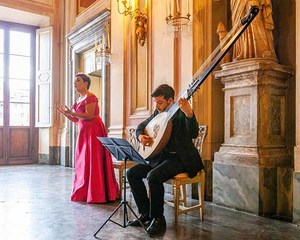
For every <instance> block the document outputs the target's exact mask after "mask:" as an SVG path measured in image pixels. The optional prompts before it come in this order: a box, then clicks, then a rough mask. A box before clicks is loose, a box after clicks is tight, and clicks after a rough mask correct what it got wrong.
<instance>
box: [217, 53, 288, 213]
mask: <svg viewBox="0 0 300 240" xmlns="http://www.w3.org/2000/svg"><path fill="white" fill-rule="evenodd" d="M291 74H293V70H292V69H291V68H290V67H286V66H283V65H280V64H278V63H277V62H274V61H270V60H264V59H251V60H250V59H249V60H242V61H238V62H232V63H227V64H224V65H222V70H221V71H217V72H216V73H215V78H216V79H221V81H222V82H223V84H224V89H223V90H224V95H225V120H224V121H225V130H224V131H225V132H224V144H222V146H221V148H220V150H219V151H218V152H216V153H215V161H214V165H213V201H214V202H215V203H217V204H220V205H224V206H227V207H231V208H235V209H239V210H243V211H247V212H251V213H255V214H259V215H264V216H278V215H279V216H280V213H281V212H285V213H284V216H282V217H283V218H290V217H291V216H292V201H291V198H292V184H291V183H292V178H293V175H292V173H293V171H292V167H293V163H292V159H291V157H290V155H289V153H288V151H287V148H286V111H288V106H286V89H287V80H288V78H289V77H290V76H291ZM285 215H287V216H285Z"/></svg>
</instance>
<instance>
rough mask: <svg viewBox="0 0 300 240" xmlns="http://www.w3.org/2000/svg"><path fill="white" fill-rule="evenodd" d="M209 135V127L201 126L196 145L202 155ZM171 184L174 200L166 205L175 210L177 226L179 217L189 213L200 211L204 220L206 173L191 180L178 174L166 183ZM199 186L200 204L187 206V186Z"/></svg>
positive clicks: (202, 172)
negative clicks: (207, 134)
mask: <svg viewBox="0 0 300 240" xmlns="http://www.w3.org/2000/svg"><path fill="white" fill-rule="evenodd" d="M206 133H207V126H199V135H198V137H197V138H196V139H194V144H195V146H196V148H197V149H198V151H199V154H200V156H201V155H202V146H203V142H204V139H205V136H206ZM165 183H166V184H171V185H172V187H173V194H174V195H173V200H165V203H166V204H168V205H170V206H172V207H174V208H175V225H177V223H178V216H179V215H180V214H183V213H187V212H189V211H194V210H199V212H200V220H203V213H204V186H205V172H204V170H202V171H200V172H198V174H197V175H196V176H195V177H193V178H189V177H188V175H187V173H180V174H177V175H176V176H175V177H173V178H171V179H170V180H168V181H166V182H165ZM193 183H196V184H198V197H199V202H198V204H196V205H192V206H189V207H188V206H187V201H186V184H193Z"/></svg>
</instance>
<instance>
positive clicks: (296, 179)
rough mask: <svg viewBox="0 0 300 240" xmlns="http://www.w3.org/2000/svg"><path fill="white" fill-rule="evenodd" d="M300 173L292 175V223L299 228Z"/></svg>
mask: <svg viewBox="0 0 300 240" xmlns="http://www.w3.org/2000/svg"><path fill="white" fill-rule="evenodd" d="M299 189H300V172H294V174H293V222H294V223H295V224H297V225H299V226H300V191H299Z"/></svg>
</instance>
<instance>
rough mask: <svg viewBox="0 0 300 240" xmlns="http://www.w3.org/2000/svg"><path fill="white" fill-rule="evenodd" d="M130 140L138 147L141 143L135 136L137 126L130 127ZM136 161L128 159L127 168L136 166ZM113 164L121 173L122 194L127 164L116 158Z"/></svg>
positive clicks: (120, 186)
mask: <svg viewBox="0 0 300 240" xmlns="http://www.w3.org/2000/svg"><path fill="white" fill-rule="evenodd" d="M129 142H130V144H131V145H132V146H133V147H134V148H135V149H137V147H138V145H139V143H138V141H137V139H136V136H135V128H130V129H129ZM135 164H136V163H134V162H132V161H127V162H126V168H127V169H128V168H131V167H132V166H134V165H135ZM113 166H114V169H117V170H118V173H119V188H120V196H121V195H122V191H123V177H125V176H124V174H125V164H124V162H123V161H118V160H116V159H113Z"/></svg>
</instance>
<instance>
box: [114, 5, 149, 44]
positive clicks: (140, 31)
mask: <svg viewBox="0 0 300 240" xmlns="http://www.w3.org/2000/svg"><path fill="white" fill-rule="evenodd" d="M117 2H118V12H119V13H120V14H124V15H125V16H127V15H129V16H130V17H131V19H133V18H134V19H135V25H136V30H135V34H136V38H137V39H138V41H139V44H140V45H141V46H144V44H145V42H146V38H147V20H148V18H147V0H145V6H144V11H141V10H140V9H138V8H136V9H132V6H130V5H127V1H126V0H117ZM120 2H121V4H122V5H123V6H122V7H120ZM120 8H122V9H123V11H121V10H120Z"/></svg>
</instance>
